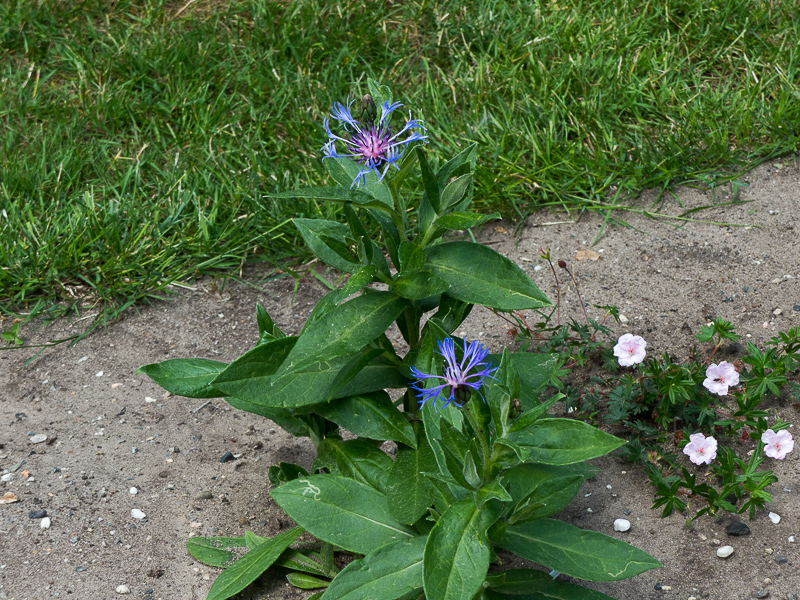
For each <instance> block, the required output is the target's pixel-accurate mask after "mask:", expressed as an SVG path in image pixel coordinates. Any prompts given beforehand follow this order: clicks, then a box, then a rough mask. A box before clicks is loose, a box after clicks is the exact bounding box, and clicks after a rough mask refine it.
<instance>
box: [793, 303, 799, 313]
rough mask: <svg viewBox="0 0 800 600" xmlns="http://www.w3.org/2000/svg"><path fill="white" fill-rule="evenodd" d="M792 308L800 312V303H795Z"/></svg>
mask: <svg viewBox="0 0 800 600" xmlns="http://www.w3.org/2000/svg"><path fill="white" fill-rule="evenodd" d="M792 310H793V311H795V312H800V304H795V305H794V306H793V307H792Z"/></svg>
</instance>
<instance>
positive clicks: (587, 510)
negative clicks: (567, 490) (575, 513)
mask: <svg viewBox="0 0 800 600" xmlns="http://www.w3.org/2000/svg"><path fill="white" fill-rule="evenodd" d="M586 512H587V513H593V512H594V511H593V510H592V509H591V508H587V509H586Z"/></svg>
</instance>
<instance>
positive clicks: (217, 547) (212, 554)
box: [186, 536, 247, 569]
mask: <svg viewBox="0 0 800 600" xmlns="http://www.w3.org/2000/svg"><path fill="white" fill-rule="evenodd" d="M246 546H247V542H246V541H245V539H244V536H241V537H193V538H189V539H188V540H186V549H187V550H188V551H189V554H191V555H192V556H194V557H195V558H196V559H197V560H199V561H200V562H201V563H203V564H205V565H209V566H211V567H220V568H221V569H224V568H226V567H230V566H231V565H232V564H233V562H234V561H235V560H236V554H235V553H234V549H236V548H245V547H246Z"/></svg>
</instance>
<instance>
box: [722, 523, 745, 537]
mask: <svg viewBox="0 0 800 600" xmlns="http://www.w3.org/2000/svg"><path fill="white" fill-rule="evenodd" d="M725 533H727V534H728V535H736V536H739V535H750V528H749V527H748V526H747V525H745V524H744V523H742V522H741V521H731V524H730V525H728V526H727V527H726V528H725Z"/></svg>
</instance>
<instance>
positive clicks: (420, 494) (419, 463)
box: [386, 428, 436, 525]
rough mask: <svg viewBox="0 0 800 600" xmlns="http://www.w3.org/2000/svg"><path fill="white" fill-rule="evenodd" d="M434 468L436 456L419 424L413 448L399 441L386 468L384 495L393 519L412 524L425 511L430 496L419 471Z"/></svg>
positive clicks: (424, 478)
mask: <svg viewBox="0 0 800 600" xmlns="http://www.w3.org/2000/svg"><path fill="white" fill-rule="evenodd" d="M435 470H436V459H435V458H434V456H433V451H432V450H431V447H430V446H429V445H428V440H427V438H426V437H425V433H424V432H423V431H422V428H420V431H419V439H418V440H417V442H416V448H410V447H408V446H406V445H401V446H400V447H399V448H398V450H397V457H396V458H395V459H394V463H393V464H392V469H391V471H390V472H389V478H388V481H387V490H386V497H387V501H388V503H389V512H390V513H391V515H392V516H393V517H394V518H395V519H397V520H398V521H400V522H401V523H406V524H408V525H411V524H412V523H416V522H417V520H418V519H419V518H420V517H421V516H422V515H424V514H425V511H426V510H428V507H429V506H430V505H431V503H432V501H433V500H432V498H431V493H430V491H429V489H428V486H429V484H428V481H427V478H426V477H425V476H424V475H423V474H422V473H423V472H426V471H435Z"/></svg>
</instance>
